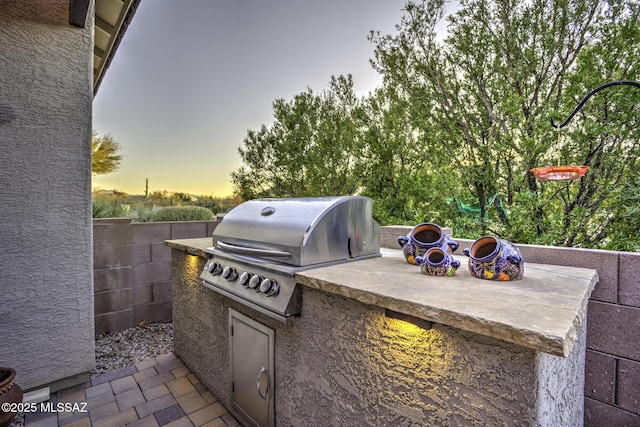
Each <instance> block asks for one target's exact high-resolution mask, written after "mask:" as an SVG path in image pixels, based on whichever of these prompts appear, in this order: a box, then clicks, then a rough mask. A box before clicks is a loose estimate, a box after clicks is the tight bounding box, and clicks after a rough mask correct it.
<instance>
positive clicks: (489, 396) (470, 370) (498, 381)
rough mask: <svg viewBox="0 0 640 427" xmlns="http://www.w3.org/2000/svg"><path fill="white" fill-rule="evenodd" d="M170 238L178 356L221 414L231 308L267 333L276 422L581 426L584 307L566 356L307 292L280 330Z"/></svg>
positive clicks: (190, 249) (200, 256)
mask: <svg viewBox="0 0 640 427" xmlns="http://www.w3.org/2000/svg"><path fill="white" fill-rule="evenodd" d="M205 240H206V241H207V242H210V239H205ZM177 242H178V241H173V244H172V242H168V244H169V245H170V246H172V248H173V249H172V268H173V322H174V323H173V324H174V347H175V352H176V354H177V355H178V356H179V357H180V359H182V361H183V362H184V363H185V364H186V365H187V366H189V368H190V369H191V370H192V372H194V373H195V374H196V375H197V376H198V377H199V378H200V379H201V381H202V382H203V383H204V384H205V385H206V386H207V387H208V388H209V389H210V390H211V392H212V393H213V394H214V395H215V396H216V397H218V398H219V399H220V400H221V401H222V403H223V404H225V406H227V408H231V401H230V399H231V378H230V372H231V370H230V361H229V327H228V316H229V314H228V310H229V308H233V309H234V310H237V311H239V312H241V313H243V314H245V315H247V316H250V317H252V318H254V319H256V320H257V321H259V322H260V323H262V324H265V325H267V326H268V327H270V328H273V329H274V330H275V408H276V409H275V421H276V425H278V426H319V425H323V426H361V425H368V426H396V425H397V426H427V425H428V426H451V425H464V426H468V425H479V426H480V425H481V426H486V425H508V426H527V425H531V426H577V425H582V423H583V399H584V395H583V388H584V355H585V328H584V327H583V325H584V324H585V322H586V312H585V309H584V307H578V308H577V311H578V312H579V319H578V320H577V321H575V323H576V324H577V327H576V330H575V334H574V338H573V339H572V349H571V350H570V352H569V354H568V355H567V356H566V357H562V356H555V355H552V354H549V353H547V352H543V351H540V350H538V349H535V348H530V347H526V346H523V345H518V344H515V343H513V342H507V341H505V340H502V339H498V338H495V337H491V336H486V335H481V334H479V333H476V332H469V331H464V330H461V329H458V328H454V327H451V326H447V325H444V324H442V323H434V324H433V327H432V328H431V329H428V330H425V329H423V328H420V327H418V326H414V325H412V324H410V323H406V322H403V321H401V320H397V319H393V318H389V317H386V316H385V308H384V307H380V306H377V305H374V304H367V303H363V302H360V301H357V300H355V299H352V298H349V297H346V296H343V295H338V294H336V293H331V292H327V291H324V290H321V289H316V288H313V287H310V286H308V285H305V286H302V308H301V315H300V316H299V317H296V318H293V319H289V320H288V321H287V323H286V324H285V323H281V322H278V321H276V320H273V319H271V318H269V317H267V316H264V315H262V314H260V313H257V312H255V311H253V310H251V309H249V308H247V307H245V306H243V305H242V304H239V303H237V302H235V301H232V300H230V299H228V298H226V297H224V296H222V295H219V294H217V293H216V292H213V291H211V290H209V289H207V288H205V287H204V286H202V285H201V281H200V280H199V278H198V276H199V274H200V271H201V269H202V268H203V266H204V263H205V261H206V255H205V254H204V252H202V251H201V250H200V249H199V247H201V245H206V244H207V243H205V242H204V241H203V242H197V243H196V242H193V241H189V242H187V243H188V244H186V246H185V245H183V244H178V243H177ZM567 280H571V279H567ZM593 280H597V276H595V278H593ZM592 287H593V285H592V284H591V285H589V286H587V288H585V289H586V290H585V295H586V298H587V299H588V296H589V293H590V291H591V289H592ZM522 304H523V305H526V301H523V302H522ZM585 306H586V304H585ZM478 321H481V319H478Z"/></svg>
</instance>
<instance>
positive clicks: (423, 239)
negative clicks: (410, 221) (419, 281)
mask: <svg viewBox="0 0 640 427" xmlns="http://www.w3.org/2000/svg"><path fill="white" fill-rule="evenodd" d="M398 244H399V245H400V247H401V248H402V253H403V254H404V258H405V259H406V260H407V262H408V263H409V264H416V257H417V256H420V257H423V256H424V254H425V253H427V251H428V250H429V249H431V248H440V249H442V250H443V251H444V252H448V253H453V252H455V251H456V249H458V246H459V245H458V242H456V241H455V240H452V239H451V238H450V237H449V236H447V235H445V234H444V230H443V229H442V227H440V226H439V225H436V224H433V223H431V222H423V223H421V224H418V225H416V226H415V227H413V229H411V232H410V233H409V234H408V235H406V236H400V237H398Z"/></svg>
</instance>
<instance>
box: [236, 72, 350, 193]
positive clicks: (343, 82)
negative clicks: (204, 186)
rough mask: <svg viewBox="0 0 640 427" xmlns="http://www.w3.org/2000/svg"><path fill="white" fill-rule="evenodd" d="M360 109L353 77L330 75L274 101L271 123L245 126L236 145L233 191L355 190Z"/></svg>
mask: <svg viewBox="0 0 640 427" xmlns="http://www.w3.org/2000/svg"><path fill="white" fill-rule="evenodd" d="M360 108H361V106H360V100H358V99H357V98H356V96H355V93H354V90H353V80H352V78H351V76H347V77H344V76H340V77H332V78H331V82H330V84H329V89H328V90H326V91H324V92H322V93H320V94H315V93H314V92H313V91H312V90H311V89H308V90H307V91H306V92H303V93H300V94H298V95H296V96H295V97H294V99H293V100H292V101H291V102H286V101H284V100H283V99H278V100H276V101H275V102H274V103H273V110H274V122H273V124H272V125H271V126H270V127H267V126H264V125H263V126H262V127H261V128H260V130H259V131H249V132H248V134H247V136H246V138H245V139H244V141H243V145H242V147H240V148H239V153H240V157H241V158H242V161H243V163H244V164H243V166H241V167H240V168H238V169H236V170H235V171H233V173H232V181H233V184H234V186H235V191H236V193H237V194H238V195H239V196H240V197H241V198H242V199H244V200H247V199H253V198H256V197H274V196H280V197H282V196H294V195H296V196H320V195H342V194H352V193H354V192H355V191H356V190H357V189H358V178H357V176H356V174H355V159H356V158H357V156H358V152H357V146H358V138H359V136H360V133H359V132H358V127H359V120H358V119H359V112H358V110H360Z"/></svg>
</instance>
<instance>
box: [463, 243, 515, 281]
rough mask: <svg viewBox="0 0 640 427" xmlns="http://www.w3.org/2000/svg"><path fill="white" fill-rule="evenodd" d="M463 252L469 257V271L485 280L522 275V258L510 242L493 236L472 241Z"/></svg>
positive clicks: (513, 278) (512, 277) (510, 278)
mask: <svg viewBox="0 0 640 427" xmlns="http://www.w3.org/2000/svg"><path fill="white" fill-rule="evenodd" d="M463 252H464V254H465V255H467V256H468V257H469V272H470V273H471V275H472V276H475V277H479V278H480V279H486V280H503V281H507V280H519V279H522V276H524V260H523V259H522V254H521V253H520V250H519V249H518V248H516V247H515V246H514V245H513V244H512V243H510V242H508V241H506V240H502V239H498V238H497V237H493V236H484V237H481V238H479V239H478V240H476V241H474V242H473V243H472V244H471V246H470V247H469V248H466V249H465V250H464V251H463Z"/></svg>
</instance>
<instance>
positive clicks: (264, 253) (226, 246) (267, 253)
mask: <svg viewBox="0 0 640 427" xmlns="http://www.w3.org/2000/svg"><path fill="white" fill-rule="evenodd" d="M217 243H218V246H220V249H223V250H225V251H227V252H233V253H237V254H243V255H251V256H258V257H278V258H291V254H290V253H289V252H285V251H273V250H269V249H255V248H247V247H245V246H238V245H232V244H230V243H225V242H220V241H218V242H217Z"/></svg>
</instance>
